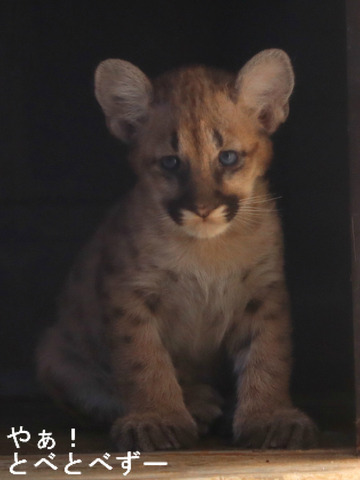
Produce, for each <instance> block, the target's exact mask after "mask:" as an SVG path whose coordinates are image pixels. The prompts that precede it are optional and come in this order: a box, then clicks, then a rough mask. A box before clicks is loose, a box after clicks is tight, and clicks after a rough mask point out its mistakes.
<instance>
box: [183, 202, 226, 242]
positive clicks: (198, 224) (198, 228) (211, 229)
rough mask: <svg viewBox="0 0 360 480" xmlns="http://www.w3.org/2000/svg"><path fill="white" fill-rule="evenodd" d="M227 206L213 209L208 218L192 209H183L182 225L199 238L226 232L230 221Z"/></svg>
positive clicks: (188, 232)
mask: <svg viewBox="0 0 360 480" xmlns="http://www.w3.org/2000/svg"><path fill="white" fill-rule="evenodd" d="M225 210H226V207H225V206H221V207H219V208H216V209H215V210H213V211H212V212H211V213H210V215H209V216H208V217H206V218H201V217H200V216H199V215H197V214H196V213H194V212H191V211H190V210H182V211H181V214H182V226H181V228H182V229H184V230H185V231H186V233H187V234H188V235H191V236H192V237H197V238H212V237H216V236H217V235H220V234H221V233H223V232H225V230H227V228H228V226H229V222H227V221H226V218H225Z"/></svg>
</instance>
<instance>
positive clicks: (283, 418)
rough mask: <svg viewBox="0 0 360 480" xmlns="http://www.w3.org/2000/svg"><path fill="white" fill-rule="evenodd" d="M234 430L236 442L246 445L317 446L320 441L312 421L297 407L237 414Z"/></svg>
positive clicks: (266, 446) (298, 447) (300, 447)
mask: <svg viewBox="0 0 360 480" xmlns="http://www.w3.org/2000/svg"><path fill="white" fill-rule="evenodd" d="M233 430H234V439H235V442H236V443H237V444H238V445H240V446H243V447H246V448H264V449H266V448H287V449H302V448H314V447H315V446H316V445H317V440H318V430H317V427H316V426H315V424H314V423H313V421H312V420H311V419H310V418H309V417H308V416H307V415H305V414H304V413H303V412H301V411H300V410H297V409H296V408H284V409H279V410H276V411H275V412H273V413H272V414H266V413H263V414H257V415H253V416H249V417H247V416H245V415H244V416H235V420H234V425H233Z"/></svg>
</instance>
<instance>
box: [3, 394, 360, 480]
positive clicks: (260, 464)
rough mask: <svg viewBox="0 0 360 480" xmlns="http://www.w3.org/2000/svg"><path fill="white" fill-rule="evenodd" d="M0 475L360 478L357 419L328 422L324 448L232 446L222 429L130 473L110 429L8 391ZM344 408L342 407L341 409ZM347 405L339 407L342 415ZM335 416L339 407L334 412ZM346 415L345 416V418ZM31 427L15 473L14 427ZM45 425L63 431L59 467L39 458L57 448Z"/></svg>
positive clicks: (56, 433)
mask: <svg viewBox="0 0 360 480" xmlns="http://www.w3.org/2000/svg"><path fill="white" fill-rule="evenodd" d="M0 411H1V415H0V480H3V479H14V478H16V477H17V478H25V479H27V478H30V479H36V480H42V479H49V480H50V479H54V480H55V479H71V478H81V479H91V480H94V479H99V480H100V479H115V478H117V479H121V478H127V479H130V480H131V479H134V480H139V479H147V478H148V479H159V480H165V479H166V480H167V479H175V480H180V479H192V480H195V479H202V480H206V479H209V480H210V479H211V480H225V479H226V480H238V479H239V480H360V459H359V458H356V457H355V450H354V448H352V446H353V445H355V439H354V436H353V433H354V432H353V430H354V428H353V426H352V425H350V430H349V425H348V426H347V428H346V429H345V430H343V429H338V428H331V429H330V428H329V429H328V430H327V431H323V432H322V436H321V439H320V445H321V448H322V449H320V450H311V451H296V452H284V451H248V450H235V449H234V448H231V442H230V443H229V442H227V441H226V440H224V439H220V438H217V437H213V438H209V439H206V440H203V441H202V442H200V444H199V447H198V450H197V451H181V452H158V453H153V454H142V455H141V456H140V458H139V459H137V460H133V462H132V470H131V472H130V473H129V474H128V475H127V476H124V475H123V473H124V470H123V469H122V466H121V463H122V461H121V460H117V459H116V457H118V456H123V454H119V453H116V452H114V447H113V445H111V444H110V443H109V435H108V434H107V432H106V431H101V430H95V429H93V428H89V426H88V425H87V424H86V423H85V424H83V423H82V422H80V423H77V422H76V421H75V420H76V419H74V417H72V416H69V415H68V414H66V413H65V412H63V411H61V410H59V409H58V408H56V407H55V406H54V405H52V404H51V403H49V402H48V400H41V399H33V400H32V401H29V399H27V400H25V401H24V400H23V399H15V398H13V399H7V400H6V401H5V400H3V401H2V402H0ZM337 412H340V413H341V409H340V410H339V409H337ZM340 413H339V414H338V415H337V416H339V418H340V417H341V416H340ZM333 416H334V415H333ZM340 419H341V418H340ZM341 423H342V422H341ZM21 425H23V426H24V429H27V430H29V432H31V439H30V440H29V441H28V442H26V443H23V444H21V447H20V449H19V450H18V452H19V460H21V459H25V460H26V463H24V464H21V465H19V466H18V467H17V468H15V471H22V470H23V471H26V475H19V476H17V475H12V474H11V473H10V471H9V468H10V466H11V465H12V464H13V462H14V452H15V451H16V448H15V447H14V444H13V442H12V440H11V439H8V438H7V435H8V434H9V433H10V431H11V427H12V426H14V427H16V428H19V426H21ZM72 427H76V446H75V448H72V447H71V439H70V429H71V428H72ZM43 429H45V430H46V431H48V432H52V434H53V437H54V438H55V439H56V448H54V450H53V451H54V453H56V456H55V458H54V460H53V463H54V464H55V466H57V467H58V468H57V470H56V471H53V470H52V469H51V468H50V467H46V466H44V465H42V466H39V467H38V468H35V466H34V464H35V463H36V462H38V461H39V460H40V459H41V458H42V457H46V456H47V455H49V454H51V451H47V450H39V448H38V444H37V442H38V440H39V438H38V434H39V433H40V432H41V431H42V430H43ZM70 451H73V452H74V460H81V463H79V464H76V465H74V466H73V470H74V471H80V472H81V475H67V474H66V473H64V467H65V466H66V464H67V463H68V462H69V453H68V452H70ZM107 452H108V454H109V459H108V461H107V463H108V464H109V465H110V467H112V468H111V470H108V469H106V468H105V467H103V466H101V465H100V464H97V465H95V466H94V467H90V466H89V464H90V463H91V462H92V461H94V460H95V459H96V458H103V455H105V454H106V453H107ZM147 461H152V462H168V465H167V466H157V467H156V466H145V465H143V463H144V462H147Z"/></svg>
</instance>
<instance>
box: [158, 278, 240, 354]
mask: <svg viewBox="0 0 360 480" xmlns="http://www.w3.org/2000/svg"><path fill="white" fill-rule="evenodd" d="M242 276H243V274H242V272H241V271H240V270H239V271H238V272H233V273H229V274H226V275H220V276H218V275H213V276H210V275H205V274H201V273H200V272H193V273H183V274H179V275H177V276H176V277H175V276H174V279H175V278H176V281H172V282H168V284H167V285H165V286H164V288H163V291H162V298H163V302H162V308H161V316H160V318H159V320H158V321H159V322H160V328H161V331H162V334H163V337H164V340H165V343H166V344H167V345H168V347H169V349H170V350H173V351H179V350H184V349H185V350H189V351H194V352H195V351H196V352H197V353H198V354H200V353H201V351H203V350H212V349H214V348H217V347H218V346H219V345H220V343H221V341H222V339H223V338H224V335H225V333H226V331H227V329H228V327H229V324H230V323H231V322H232V321H233V318H234V315H235V314H238V313H239V312H240V311H242V310H243V309H244V306H245V304H246V299H247V296H248V294H247V287H246V283H245V282H244V281H243V280H242Z"/></svg>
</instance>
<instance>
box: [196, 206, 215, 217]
mask: <svg viewBox="0 0 360 480" xmlns="http://www.w3.org/2000/svg"><path fill="white" fill-rule="evenodd" d="M196 212H197V214H198V215H199V217H201V218H206V217H208V216H209V215H210V213H211V212H212V208H209V207H204V206H203V205H199V206H198V207H197V209H196Z"/></svg>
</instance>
